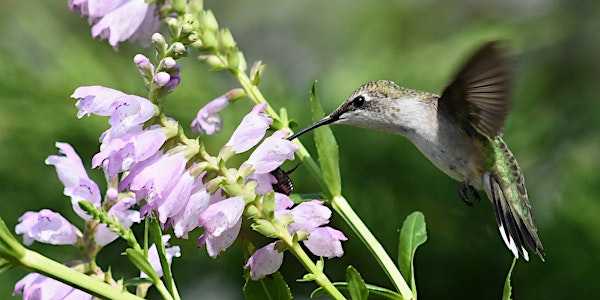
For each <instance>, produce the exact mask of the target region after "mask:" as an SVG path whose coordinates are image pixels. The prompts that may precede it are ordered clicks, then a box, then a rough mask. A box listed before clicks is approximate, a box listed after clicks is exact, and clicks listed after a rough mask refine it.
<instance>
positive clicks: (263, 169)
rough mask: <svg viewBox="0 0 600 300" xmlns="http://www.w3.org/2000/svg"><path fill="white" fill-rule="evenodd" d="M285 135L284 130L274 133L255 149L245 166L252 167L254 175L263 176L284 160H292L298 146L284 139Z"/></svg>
mask: <svg viewBox="0 0 600 300" xmlns="http://www.w3.org/2000/svg"><path fill="white" fill-rule="evenodd" d="M287 134H288V132H287V131H285V130H278V131H275V132H274V133H273V134H272V135H271V136H270V137H268V138H266V139H265V140H264V141H263V142H262V143H261V144H260V145H259V146H258V147H256V149H255V150H254V152H252V154H250V157H249V158H248V160H247V161H246V162H245V164H250V165H252V169H254V172H255V173H257V174H265V173H269V172H271V171H273V170H275V169H276V168H277V167H279V166H280V165H281V164H282V163H283V162H284V161H285V160H286V159H289V160H293V159H294V152H296V151H298V146H297V145H295V144H294V143H292V142H290V141H288V140H287V139H285V138H284V137H285V136H286V135H287Z"/></svg>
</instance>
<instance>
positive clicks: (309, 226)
mask: <svg viewBox="0 0 600 300" xmlns="http://www.w3.org/2000/svg"><path fill="white" fill-rule="evenodd" d="M292 204H293V202H292V200H290V199H289V197H288V196H287V195H284V194H280V193H275V218H276V219H279V220H282V219H283V218H284V217H291V218H292V219H293V222H292V223H290V224H289V225H288V227H287V229H288V232H289V233H290V234H292V235H293V234H295V233H297V232H298V231H303V232H304V233H305V234H307V235H308V238H306V239H305V240H302V242H303V244H304V245H305V246H306V248H308V250H310V252H312V253H313V254H314V255H317V256H322V257H327V258H333V257H340V256H342V255H343V254H344V250H343V249H342V243H341V242H342V241H345V240H347V238H346V236H345V235H344V234H343V233H342V232H341V231H338V230H336V229H333V228H331V227H328V226H325V227H321V226H322V225H324V224H327V223H329V218H330V217H331V210H329V208H327V207H326V206H324V205H323V201H318V200H313V201H309V202H302V203H300V204H298V205H297V206H296V207H294V208H293V209H288V208H289V207H291V206H292ZM282 259H283V253H280V252H279V251H277V250H275V243H271V244H268V245H266V246H264V247H263V248H260V249H258V250H256V252H254V254H253V255H252V256H251V257H250V259H248V263H246V265H245V268H249V269H250V277H251V278H252V280H258V279H260V278H262V277H264V276H266V275H270V274H273V273H275V272H277V270H278V269H279V267H280V266H281V260H282Z"/></svg>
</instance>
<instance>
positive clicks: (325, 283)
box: [273, 224, 346, 299]
mask: <svg viewBox="0 0 600 300" xmlns="http://www.w3.org/2000/svg"><path fill="white" fill-rule="evenodd" d="M273 225H274V226H276V228H277V231H278V232H279V238H280V239H281V240H282V241H283V242H284V243H286V245H287V246H288V248H289V250H290V252H292V254H294V256H296V258H297V259H298V261H300V263H301V264H302V265H303V266H304V268H306V270H308V272H310V274H312V275H313V276H314V277H313V278H311V279H313V280H314V281H315V282H316V283H317V284H318V285H319V286H321V287H322V288H323V289H325V291H327V293H328V294H329V295H330V296H331V297H332V298H333V299H346V297H344V295H342V293H341V292H340V291H339V290H338V289H337V288H336V287H335V286H334V285H333V283H332V282H331V281H329V278H327V275H325V273H323V270H322V269H321V268H319V267H317V265H315V263H314V262H313V261H312V260H311V259H310V257H309V256H308V254H306V252H304V249H302V247H301V246H300V244H299V243H298V242H294V239H293V238H292V236H291V235H290V234H289V232H288V231H287V229H285V227H283V226H281V224H273Z"/></svg>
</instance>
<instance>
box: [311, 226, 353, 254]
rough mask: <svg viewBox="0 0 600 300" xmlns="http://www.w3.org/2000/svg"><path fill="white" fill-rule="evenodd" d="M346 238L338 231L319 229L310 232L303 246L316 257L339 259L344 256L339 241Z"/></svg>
mask: <svg viewBox="0 0 600 300" xmlns="http://www.w3.org/2000/svg"><path fill="white" fill-rule="evenodd" d="M347 239H348V238H346V236H345V235H344V234H343V233H342V232H341V231H339V230H336V229H333V228H331V227H328V226H327V227H319V228H316V229H314V230H312V231H311V232H310V235H309V236H308V239H307V240H305V241H304V245H305V246H306V248H308V250H310V252H312V253H313V254H314V255H317V256H323V257H327V258H333V257H341V256H342V255H344V249H342V243H341V241H345V240H347Z"/></svg>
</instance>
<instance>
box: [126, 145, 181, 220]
mask: <svg viewBox="0 0 600 300" xmlns="http://www.w3.org/2000/svg"><path fill="white" fill-rule="evenodd" d="M186 163H187V159H186V158H185V155H184V153H183V152H179V153H176V154H172V155H170V154H162V153H160V152H157V153H156V154H155V155H154V156H153V157H151V158H149V159H147V160H145V161H143V162H141V163H139V164H137V165H136V166H135V167H134V168H132V169H131V171H130V172H129V175H127V177H125V178H124V179H123V180H122V181H121V182H120V183H119V189H120V190H124V189H125V188H129V190H131V191H132V192H134V193H135V195H136V199H137V200H138V201H140V200H142V199H146V201H147V205H146V206H147V207H146V210H148V209H156V208H158V206H159V205H160V204H161V203H162V201H164V199H165V197H166V196H167V195H168V193H169V192H170V189H171V188H173V187H174V186H175V185H176V184H177V182H178V181H179V179H180V178H181V176H182V174H183V172H184V169H185V164H186Z"/></svg>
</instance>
